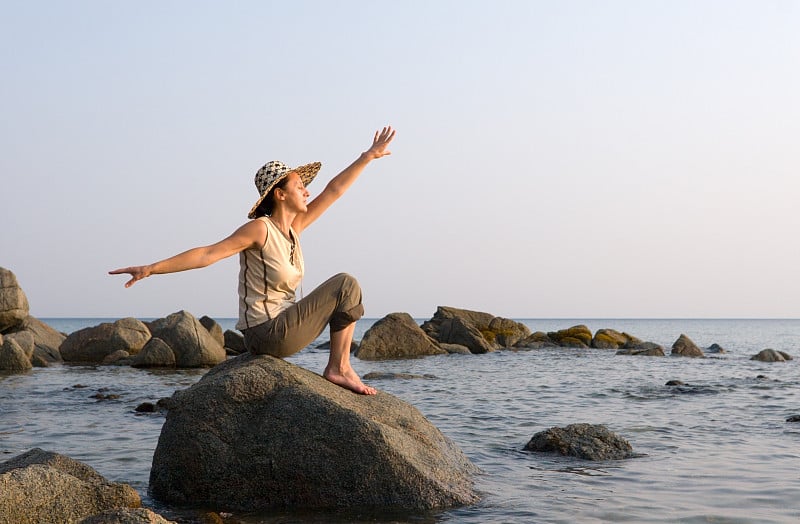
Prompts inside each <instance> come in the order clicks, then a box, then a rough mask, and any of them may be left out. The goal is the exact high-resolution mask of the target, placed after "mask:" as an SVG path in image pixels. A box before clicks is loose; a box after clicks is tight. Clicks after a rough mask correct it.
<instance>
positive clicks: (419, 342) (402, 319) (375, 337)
mask: <svg viewBox="0 0 800 524" xmlns="http://www.w3.org/2000/svg"><path fill="white" fill-rule="evenodd" d="M446 354H447V351H445V350H444V349H442V348H440V347H439V345H438V344H437V343H436V342H434V340H433V339H431V338H430V337H429V336H428V335H427V334H425V332H424V331H422V329H421V328H420V327H419V324H417V323H416V322H415V321H414V319H413V318H411V315H409V314H408V313H390V314H388V315H386V316H385V317H383V318H382V319H380V320H378V321H377V322H375V323H374V324H373V325H372V326H371V327H370V328H369V329H368V330H367V331H366V333H364V336H363V337H362V339H361V344H359V346H358V349H357V351H356V356H357V357H358V358H360V359H364V360H379V359H390V358H409V357H422V356H427V355H446Z"/></svg>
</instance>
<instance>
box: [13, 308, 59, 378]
mask: <svg viewBox="0 0 800 524" xmlns="http://www.w3.org/2000/svg"><path fill="white" fill-rule="evenodd" d="M16 329H19V330H20V331H25V332H28V333H30V334H32V335H33V345H34V348H33V356H32V357H31V363H32V364H33V365H34V367H48V366H49V365H51V364H58V363H60V362H62V360H63V359H62V358H61V351H60V350H59V348H60V347H61V344H62V343H63V342H64V340H65V339H66V338H67V337H66V335H64V334H63V333H59V332H58V331H56V330H55V329H53V328H52V327H50V326H48V325H47V324H45V323H44V322H42V321H41V320H39V319H37V318H34V317H31V316H29V317H28V318H26V319H25V321H24V322H23V323H22V324H21V325H20V326H18V328H16Z"/></svg>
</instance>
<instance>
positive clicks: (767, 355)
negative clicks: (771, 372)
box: [750, 349, 792, 362]
mask: <svg viewBox="0 0 800 524" xmlns="http://www.w3.org/2000/svg"><path fill="white" fill-rule="evenodd" d="M750 360H758V361H761V362H786V361H787V360H792V356H791V355H790V354H789V353H786V352H785V351H776V350H774V349H762V350H761V351H759V352H758V354H756V355H753V356H752V357H750Z"/></svg>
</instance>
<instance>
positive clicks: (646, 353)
mask: <svg viewBox="0 0 800 524" xmlns="http://www.w3.org/2000/svg"><path fill="white" fill-rule="evenodd" d="M615 354H616V355H632V356H638V357H663V356H666V354H665V353H664V346H661V345H659V344H656V343H655V342H639V343H638V344H636V345H635V346H633V347H626V348H623V349H620V350H619V351H617V352H616V353H615Z"/></svg>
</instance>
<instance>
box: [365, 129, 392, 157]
mask: <svg viewBox="0 0 800 524" xmlns="http://www.w3.org/2000/svg"><path fill="white" fill-rule="evenodd" d="M393 138H394V129H392V126H386V127H384V128H383V129H382V130H381V131H375V138H373V139H372V146H371V147H370V148H369V149H367V150H366V151H365V153H366V154H367V155H369V156H370V157H371V158H373V159H374V158H381V157H383V156H386V155H391V154H392V152H391V151H387V150H386V147H387V146H388V145H389V142H391V141H392V139H393Z"/></svg>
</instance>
